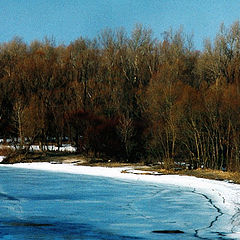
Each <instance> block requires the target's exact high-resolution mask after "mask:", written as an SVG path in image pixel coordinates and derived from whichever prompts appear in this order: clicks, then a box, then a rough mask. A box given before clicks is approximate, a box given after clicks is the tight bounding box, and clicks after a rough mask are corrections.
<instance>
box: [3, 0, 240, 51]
mask: <svg viewBox="0 0 240 240" xmlns="http://www.w3.org/2000/svg"><path fill="white" fill-rule="evenodd" d="M0 13H1V14H0V16H1V17H0V26H1V28H0V29H1V34H0V42H5V41H9V40H11V39H12V38H13V37H14V36H20V37H22V38H23V40H25V41H26V42H28V43H30V42H31V41H33V40H35V39H38V40H43V39H44V37H45V36H47V37H54V38H55V39H56V42H57V43H58V44H60V43H65V44H69V43H70V42H71V41H74V40H75V39H77V38H78V37H80V36H83V37H88V38H90V39H91V38H94V37H96V36H97V35H98V34H99V33H100V32H101V30H103V29H105V28H107V27H108V28H113V29H116V28H119V27H124V28H125V30H126V31H127V32H128V33H130V32H131V31H132V29H133V28H134V26H135V24H137V23H141V24H143V25H144V26H146V27H148V28H151V29H152V30H153V33H154V36H155V37H157V38H159V39H161V36H162V33H163V32H164V31H166V30H169V29H170V27H172V28H173V29H175V30H176V29H178V28H179V27H180V26H182V27H183V29H184V31H185V32H186V33H189V34H191V33H193V34H194V44H195V47H196V48H197V49H201V48H202V46H203V39H205V38H210V39H213V37H214V36H215V35H216V33H217V32H218V30H219V26H220V24H221V23H222V22H224V23H225V25H226V26H229V25H230V24H232V23H233V22H234V21H236V20H239V19H240V0H1V1H0Z"/></svg>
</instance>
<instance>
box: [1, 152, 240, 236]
mask: <svg viewBox="0 0 240 240" xmlns="http://www.w3.org/2000/svg"><path fill="white" fill-rule="evenodd" d="M0 159H1V157H0ZM0 166H6V165H1V164H0ZM7 167H13V168H27V169H34V170H44V171H54V172H64V173H70V174H85V175H92V176H102V177H111V178H118V179H125V180H134V181H145V182H151V183H159V184H166V185H174V186H180V187H186V188H188V189H189V190H191V191H193V190H194V191H195V192H197V193H199V194H204V195H206V196H207V197H208V198H209V199H211V201H212V203H213V204H214V205H215V206H216V207H217V208H218V209H220V210H221V212H222V213H223V214H226V215H227V216H230V217H232V218H231V221H230V225H231V226H229V229H230V230H231V232H233V233H232V234H231V236H229V237H231V238H234V239H240V224H239V223H240V219H238V213H239V212H240V185H238V184H233V183H229V182H224V181H216V180H208V179H203V178H196V177H191V176H179V175H157V174H155V175H154V174H153V175H146V174H145V172H144V171H136V170H133V169H132V168H131V167H124V168H107V167H89V166H76V165H74V164H51V163H19V164H14V165H7ZM233 216H234V218H233Z"/></svg>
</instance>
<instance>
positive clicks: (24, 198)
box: [0, 167, 230, 240]
mask: <svg viewBox="0 0 240 240" xmlns="http://www.w3.org/2000/svg"><path fill="white" fill-rule="evenodd" d="M0 201H1V203H0V239H34V240H35V239H49V240H50V239H51V240H52V239H68V240H71V239H88V240H91V239H96V240H101V239H106V240H118V239H119V240H120V239H121V240H122V239H124V240H128V239H165V240H166V239H174V240H175V239H230V238H227V237H226V234H227V233H229V232H227V231H228V230H227V229H228V228H226V229H225V221H227V220H229V219H227V218H228V216H227V215H223V214H222V212H221V210H220V209H218V207H216V206H215V205H214V204H213V203H212V201H211V199H209V198H208V197H207V196H206V195H204V194H200V193H197V192H195V191H194V190H189V189H188V188H184V187H177V186H170V185H167V184H157V183H150V182H145V183H144V182H137V181H131V180H124V179H113V178H105V177H97V176H87V175H74V174H67V173H55V172H46V171H38V170H29V169H18V168H9V167H0ZM229 218H230V216H229ZM166 231H170V233H166ZM175 231H177V232H176V233H175Z"/></svg>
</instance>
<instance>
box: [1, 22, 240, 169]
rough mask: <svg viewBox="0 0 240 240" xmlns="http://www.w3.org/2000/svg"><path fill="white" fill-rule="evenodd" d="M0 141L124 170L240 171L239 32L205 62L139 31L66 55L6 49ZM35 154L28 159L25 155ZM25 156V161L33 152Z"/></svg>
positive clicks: (232, 31)
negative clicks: (134, 165) (179, 165)
mask: <svg viewBox="0 0 240 240" xmlns="http://www.w3.org/2000/svg"><path fill="white" fill-rule="evenodd" d="M0 136H1V137H2V138H4V139H9V138H10V139H13V140H14V139H15V141H16V140H17V141H18V145H19V148H20V149H21V148H23V146H28V147H30V145H31V144H33V143H36V142H37V143H39V145H40V146H44V145H47V144H48V143H49V142H54V143H55V144H57V145H58V146H61V144H62V142H63V141H68V142H70V143H72V144H73V145H74V146H76V148H77V152H79V153H83V154H92V155H95V156H102V157H111V158H112V159H116V160H122V161H132V162H133V161H134V162H137V161H142V160H145V161H147V162H164V164H165V166H166V167H169V166H172V165H173V164H174V162H181V161H186V162H190V163H192V164H195V165H196V166H200V165H203V166H205V167H208V168H212V169H222V168H227V169H228V170H239V169H240V24H239V22H236V23H234V24H233V25H232V26H230V27H229V28H226V27H225V26H224V25H222V26H221V28H220V31H219V33H218V34H217V36H216V38H215V41H214V43H211V42H210V41H206V42H205V47H204V50H203V51H202V52H200V51H196V50H194V48H193V44H192V40H191V38H190V37H189V36H187V35H186V34H184V32H183V31H182V30H179V31H176V32H173V31H168V32H165V33H164V40H162V41H160V40H157V39H154V38H153V36H152V32H151V30H149V29H146V28H144V27H142V26H141V25H137V26H136V27H135V29H134V30H133V31H132V34H131V36H128V35H127V34H126V32H124V30H121V29H120V30H116V31H113V30H110V29H108V30H105V31H103V32H102V34H101V35H100V36H98V38H96V39H94V40H88V39H84V38H79V39H77V40H76V41H74V42H72V43H71V44H69V45H67V46H66V45H58V46H56V44H55V43H54V41H50V40H48V39H45V40H44V41H34V42H32V43H31V44H26V43H24V42H23V41H22V40H21V39H19V38H15V39H13V40H12V41H10V42H7V43H2V44H1V45H0ZM27 150H28V149H27ZM27 150H26V151H27Z"/></svg>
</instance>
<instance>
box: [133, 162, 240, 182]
mask: <svg viewBox="0 0 240 240" xmlns="http://www.w3.org/2000/svg"><path fill="white" fill-rule="evenodd" d="M136 169H139V170H144V171H155V172H159V173H162V174H165V175H167V174H174V175H176V174H177V175H184V176H194V177H198V178H207V179H213V180H219V181H231V182H234V183H238V184H240V173H239V172H223V171H220V170H211V169H196V170H178V171H176V170H166V169H162V168H158V167H157V166H155V167H144V166H143V167H141V168H136Z"/></svg>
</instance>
